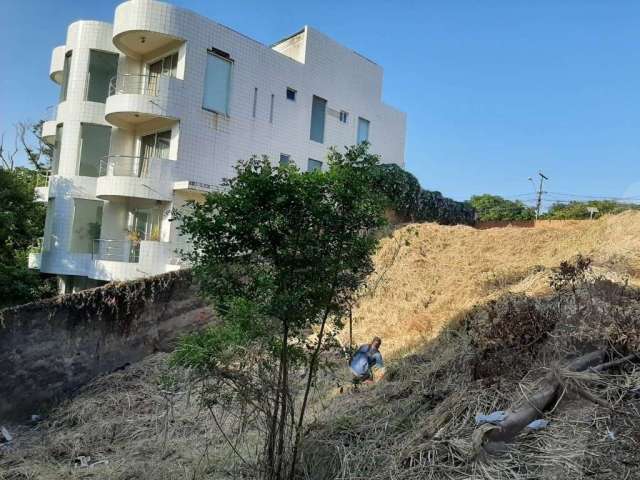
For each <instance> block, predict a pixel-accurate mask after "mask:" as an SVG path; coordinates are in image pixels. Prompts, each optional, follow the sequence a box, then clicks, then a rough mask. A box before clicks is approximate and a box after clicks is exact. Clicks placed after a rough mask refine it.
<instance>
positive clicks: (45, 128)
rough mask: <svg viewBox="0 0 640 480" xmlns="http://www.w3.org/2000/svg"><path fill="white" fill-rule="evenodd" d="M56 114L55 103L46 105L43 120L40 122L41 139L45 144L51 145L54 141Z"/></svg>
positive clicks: (56, 123)
mask: <svg viewBox="0 0 640 480" xmlns="http://www.w3.org/2000/svg"><path fill="white" fill-rule="evenodd" d="M57 115H58V109H57V107H56V105H51V106H49V107H47V109H46V111H45V118H44V122H42V141H43V142H44V143H46V144H47V145H53V144H54V143H55V142H56V128H57V126H58V121H57V120H56V118H57Z"/></svg>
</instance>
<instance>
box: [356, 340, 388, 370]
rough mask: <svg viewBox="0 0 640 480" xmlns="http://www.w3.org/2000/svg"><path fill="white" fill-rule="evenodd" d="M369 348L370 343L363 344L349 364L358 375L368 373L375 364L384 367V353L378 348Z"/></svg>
mask: <svg viewBox="0 0 640 480" xmlns="http://www.w3.org/2000/svg"><path fill="white" fill-rule="evenodd" d="M369 350H370V347H369V345H366V344H365V345H362V346H361V347H360V348H359V349H358V351H357V352H356V354H355V355H354V356H353V358H352V359H351V364H350V365H349V366H350V367H351V370H353V373H355V374H356V375H364V374H366V373H367V372H368V371H369V369H370V368H371V367H373V366H374V365H375V366H376V367H378V368H382V367H383V364H382V355H381V354H380V352H379V351H378V350H374V351H372V352H370V351H369Z"/></svg>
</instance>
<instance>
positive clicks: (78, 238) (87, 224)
mask: <svg viewBox="0 0 640 480" xmlns="http://www.w3.org/2000/svg"><path fill="white" fill-rule="evenodd" d="M101 227H102V202H101V201H98V200H85V199H81V198H75V199H74V200H73V227H72V231H71V248H70V250H71V252H73V253H91V252H92V251H93V241H94V240H96V239H98V238H100V230H101Z"/></svg>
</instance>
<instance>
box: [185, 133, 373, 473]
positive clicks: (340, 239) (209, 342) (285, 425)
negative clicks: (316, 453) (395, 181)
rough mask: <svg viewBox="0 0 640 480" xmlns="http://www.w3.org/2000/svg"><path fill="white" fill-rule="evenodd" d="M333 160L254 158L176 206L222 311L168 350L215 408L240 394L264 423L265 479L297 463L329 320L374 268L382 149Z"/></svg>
mask: <svg viewBox="0 0 640 480" xmlns="http://www.w3.org/2000/svg"><path fill="white" fill-rule="evenodd" d="M328 160H329V162H328V163H329V169H328V171H326V172H321V171H315V172H305V173H301V172H300V171H298V170H297V169H296V168H295V167H294V166H286V167H274V166H272V165H271V164H270V163H269V161H268V160H267V159H266V158H262V159H258V158H251V159H250V160H248V161H243V162H241V163H240V164H239V166H238V167H237V169H236V173H237V175H236V176H235V177H234V178H233V179H230V180H227V181H226V189H225V191H224V192H218V193H211V194H209V195H208V196H207V198H206V200H205V201H204V203H202V204H191V205H190V210H187V211H185V212H183V213H179V212H178V213H177V214H176V217H177V219H178V220H179V221H180V222H181V227H180V229H181V231H182V233H183V234H186V235H188V236H190V237H191V239H192V244H193V246H194V250H193V251H191V252H190V253H187V254H186V256H187V257H188V259H189V260H190V261H191V263H192V265H193V271H194V274H195V275H196V278H197V279H198V280H199V282H200V285H201V289H202V293H203V294H204V296H205V297H206V298H207V299H208V300H209V301H210V302H211V303H212V304H213V305H214V306H215V309H216V311H217V313H218V315H219V317H220V320H221V322H220V324H219V325H216V326H212V327H210V328H209V329H208V330H206V331H205V332H203V333H197V334H193V335H191V336H188V337H186V338H184V339H183V340H182V342H181V343H180V345H179V347H178V348H177V350H176V352H175V354H174V362H175V363H177V364H178V365H182V366H186V367H189V368H191V369H192V370H193V371H195V372H197V373H198V374H199V379H200V380H201V381H202V382H203V385H205V386H204V388H203V392H202V393H203V401H204V402H205V404H206V405H207V406H208V407H210V411H211V414H212V415H214V418H216V417H215V412H214V408H213V407H214V405H222V406H223V407H224V406H227V405H229V404H235V405H240V406H241V407H242V409H243V411H245V412H246V414H245V415H243V418H244V419H245V421H251V422H252V425H253V426H254V427H258V428H260V429H261V431H262V432H263V439H264V448H263V449H261V450H260V455H259V458H258V459H256V460H257V461H258V465H259V467H260V471H261V473H262V477H263V478H268V479H283V478H293V476H294V474H295V469H296V462H297V457H298V446H299V444H300V441H301V438H302V432H303V428H304V416H305V411H306V408H307V403H308V399H309V393H310V389H311V386H312V385H313V383H314V380H315V377H316V372H317V370H318V367H319V365H320V358H321V356H320V354H321V352H322V351H323V350H324V349H327V348H330V347H331V346H332V345H333V344H334V342H332V337H331V335H328V333H327V322H328V321H332V322H335V323H336V324H337V325H338V326H339V325H341V318H342V317H343V315H344V313H345V310H346V309H347V308H348V306H349V305H350V303H351V302H352V301H353V299H354V297H355V295H356V294H357V292H358V289H359V288H360V287H361V286H362V285H363V283H364V282H365V280H366V278H367V276H368V275H369V274H370V273H371V272H372V271H373V263H372V259H371V255H372V254H373V252H374V250H375V248H376V245H377V240H376V234H375V233H376V230H377V229H379V227H381V226H382V225H383V224H384V220H383V207H384V201H383V198H382V196H381V195H379V194H378V193H377V192H376V191H375V190H373V189H371V184H372V181H373V179H372V175H373V171H374V169H375V167H376V166H377V165H378V163H379V159H378V157H377V156H375V155H372V154H369V153H368V151H367V146H366V145H358V146H354V147H350V148H348V149H347V151H346V153H345V154H341V153H338V152H337V151H335V150H332V151H331V152H330V153H329V156H328ZM311 331H314V332H315V336H311V337H310V336H309V334H310V333H311ZM309 338H313V340H309ZM296 369H298V370H299V369H304V372H305V377H304V378H305V380H304V382H302V384H301V383H300V380H297V381H296V380H294V379H292V371H293V370H296ZM299 373H300V372H298V373H297V374H296V375H295V378H297V379H299V378H301V377H300V375H299ZM216 421H217V420H216ZM229 444H230V445H231V446H232V448H234V451H236V453H237V454H238V455H239V456H240V457H241V458H242V459H243V461H246V459H245V458H244V457H243V455H242V453H241V452H239V451H238V450H237V449H236V447H235V444H234V443H232V442H229Z"/></svg>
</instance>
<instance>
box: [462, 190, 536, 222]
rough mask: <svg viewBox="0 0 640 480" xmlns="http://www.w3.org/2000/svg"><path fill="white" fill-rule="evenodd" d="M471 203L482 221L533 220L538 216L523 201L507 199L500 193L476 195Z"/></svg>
mask: <svg viewBox="0 0 640 480" xmlns="http://www.w3.org/2000/svg"><path fill="white" fill-rule="evenodd" d="M469 203H470V204H471V206H472V207H473V208H474V209H475V211H476V213H477V215H478V220H480V221H485V222H486V221H496V220H533V219H534V218H535V217H536V214H535V210H534V209H533V208H531V207H528V206H526V205H525V204H524V203H522V202H521V201H518V200H517V201H511V200H507V199H505V198H502V197H500V196H498V195H489V194H488V193H485V194H484V195H474V196H473V197H471V199H470V200H469Z"/></svg>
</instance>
